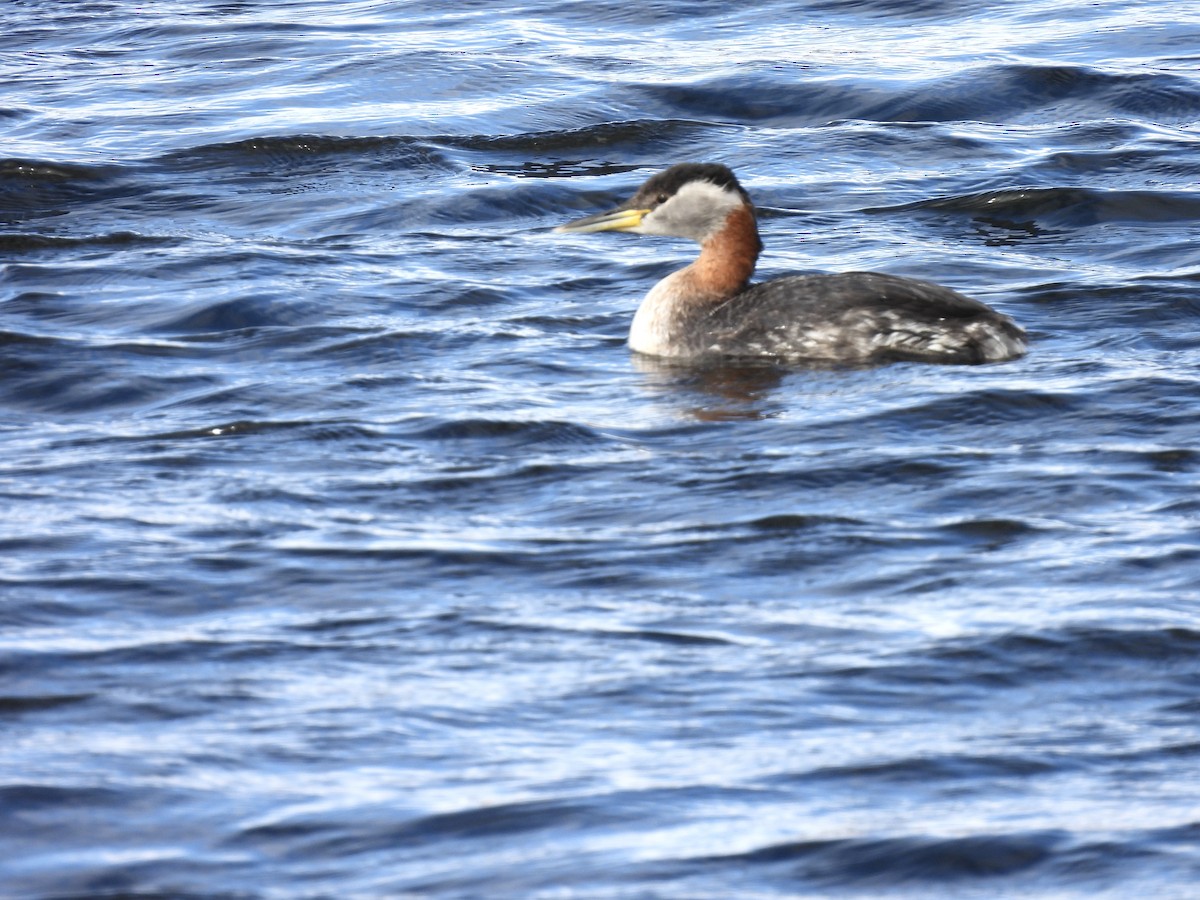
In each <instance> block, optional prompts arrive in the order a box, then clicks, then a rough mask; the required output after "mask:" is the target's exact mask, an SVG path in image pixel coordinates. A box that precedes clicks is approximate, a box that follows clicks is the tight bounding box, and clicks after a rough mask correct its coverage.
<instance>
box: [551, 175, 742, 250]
mask: <svg viewBox="0 0 1200 900" xmlns="http://www.w3.org/2000/svg"><path fill="white" fill-rule="evenodd" d="M753 210H754V207H753V205H752V204H751V203H750V196H749V195H748V194H747V193H746V191H745V190H744V189H743V188H742V186H741V185H740V184H738V180H737V178H736V177H735V176H734V174H733V172H731V171H730V170H729V169H728V168H727V167H726V166H722V165H719V164H717V163H679V164H678V165H674V166H671V168H669V169H667V170H666V171H665V172H660V173H658V174H657V175H655V176H653V177H652V178H650V179H649V180H648V181H646V183H645V184H643V185H642V186H641V187H640V188H638V192H637V193H636V194H634V195H633V197H631V198H630V199H629V200H627V201H626V202H625V203H622V204H621V205H620V206H618V207H617V208H616V209H613V210H610V211H608V212H603V213H599V214H597V215H594V216H588V217H586V218H583V219H579V220H577V221H575V222H568V223H567V224H566V225H560V226H558V227H557V228H556V229H554V230H555V231H557V232H590V231H631V232H633V233H634V234H661V235H670V236H673V237H684V238H690V239H691V240H693V241H696V242H697V243H700V244H703V243H705V242H706V241H708V239H709V238H711V237H713V236H714V235H716V234H717V233H718V232H720V231H721V229H722V228H724V227H725V225H726V222H727V220H728V218H729V215H730V213H733V212H737V211H746V212H749V213H750V215H751V216H753ZM751 221H753V220H751Z"/></svg>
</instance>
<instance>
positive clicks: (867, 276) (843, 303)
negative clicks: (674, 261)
mask: <svg viewBox="0 0 1200 900" xmlns="http://www.w3.org/2000/svg"><path fill="white" fill-rule="evenodd" d="M556 230H557V231H560V232H590V231H632V232H634V233H636V234H661V235H671V236H675V237H686V238H691V239H692V240H694V241H697V242H698V243H699V244H700V256H699V258H698V259H697V260H696V261H695V262H693V263H692V264H691V265H690V266H687V267H686V268H683V269H680V270H679V271H678V272H673V273H672V274H670V275H668V276H667V277H666V278H664V279H663V280H662V281H660V282H659V283H658V284H656V285H655V286H654V287H653V288H652V289H651V291H650V293H649V294H647V295H646V298H645V299H644V300H643V301H642V304H641V306H640V307H639V308H638V311H637V315H635V316H634V319H633V327H632V329H631V330H630V332H629V345H630V346H631V347H632V348H633V349H634V350H637V351H638V352H640V353H646V354H650V355H651V356H659V357H667V358H675V359H697V358H705V357H718V358H719V357H742V358H746V357H768V358H775V359H785V360H802V359H811V360H837V361H845V362H871V361H880V360H890V359H912V360H924V361H927V362H943V363H982V362H999V361H1001V360H1007V359H1013V358H1015V357H1018V356H1020V355H1021V354H1023V353H1024V352H1025V332H1024V331H1023V330H1022V329H1021V328H1020V327H1019V326H1018V325H1016V323H1014V322H1013V321H1012V319H1010V318H1008V316H1005V315H1001V314H1000V313H998V312H996V311H995V310H993V309H991V308H990V307H988V306H985V305H984V304H982V303H980V302H979V301H977V300H972V299H971V298H969V297H964V296H963V295H962V294H959V293H958V292H956V291H952V290H950V289H949V288H945V287H941V286H939V285H936V284H931V283H929V282H927V281H917V280H915V279H912V278H901V277H899V276H896V275H883V274H879V273H875V272H846V273H843V274H840V275H791V276H787V277H784V278H776V279H773V280H771V281H767V282H763V283H762V284H755V285H751V284H750V283H749V282H750V274H751V273H752V272H753V271H754V264H755V262H756V261H757V260H758V254H759V252H760V251H761V250H762V241H760V240H759V237H758V225H757V222H756V221H755V217H754V207H753V205H752V204H751V202H750V197H749V195H748V194H747V193H746V191H745V190H744V189H743V188H742V186H741V185H740V184H738V181H737V178H736V177H734V174H733V172H731V171H730V170H729V169H727V168H726V167H725V166H722V165H716V164H711V163H680V164H679V165H676V166H672V167H671V168H669V169H667V170H666V171H665V172H661V173H659V174H658V175H655V176H654V177H653V178H651V179H650V180H649V181H647V182H646V183H645V184H643V185H642V186H641V188H639V189H638V192H637V193H636V194H635V195H634V196H633V198H632V199H630V200H629V201H627V202H626V203H623V204H621V205H620V206H618V207H617V208H616V209H614V210H612V211H610V212H605V213H600V214H598V215H594V216H588V217H587V218H585V219H580V220H578V221H576V222H570V223H568V224H566V225H561V226H559V227H558V228H557V229H556Z"/></svg>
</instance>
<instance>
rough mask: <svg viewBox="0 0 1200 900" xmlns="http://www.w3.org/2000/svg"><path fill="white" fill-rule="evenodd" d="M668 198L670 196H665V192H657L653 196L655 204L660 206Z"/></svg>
mask: <svg viewBox="0 0 1200 900" xmlns="http://www.w3.org/2000/svg"><path fill="white" fill-rule="evenodd" d="M668 199H670V198H669V197H667V195H666V194H659V195H658V196H657V197H655V198H654V203H655V205H656V206H661V205H662V204H664V203H666V202H667V200H668Z"/></svg>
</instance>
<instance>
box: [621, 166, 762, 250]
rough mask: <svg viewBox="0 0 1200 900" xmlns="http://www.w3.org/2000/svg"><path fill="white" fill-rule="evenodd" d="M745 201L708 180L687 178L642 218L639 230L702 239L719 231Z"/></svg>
mask: <svg viewBox="0 0 1200 900" xmlns="http://www.w3.org/2000/svg"><path fill="white" fill-rule="evenodd" d="M744 205H745V201H744V200H743V199H742V196H741V194H739V193H738V192H737V191H733V190H729V189H728V188H723V187H720V186H718V185H715V184H713V183H712V182H711V181H689V182H688V183H687V184H685V185H684V186H683V187H681V188H680V189H679V190H678V191H676V192H675V195H674V196H673V197H671V199H670V200H668V201H667V202H666V203H664V204H663V205H662V206H660V207H658V208H657V209H656V210H654V212H652V213H650V214H649V215H648V216H646V217H645V218H644V219H643V220H642V224H641V226H639V228H638V230H639V231H640V232H641V233H642V234H663V235H673V236H675V237H685V238H691V239H692V240H694V241H697V242H698V243H701V244H702V243H704V241H705V240H707V239H708V238H709V237H711V236H712V235H713V234H715V233H716V232H718V231H720V230H721V228H723V227H724V225H725V219H726V218H727V217H728V216H729V214H730V213H731V212H733V211H734V210H735V209H740V208H741V207H743V206H744Z"/></svg>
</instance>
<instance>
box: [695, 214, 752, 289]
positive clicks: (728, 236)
mask: <svg viewBox="0 0 1200 900" xmlns="http://www.w3.org/2000/svg"><path fill="white" fill-rule="evenodd" d="M761 250H762V241H761V240H760V239H759V237H758V223H757V222H756V221H755V219H754V210H753V209H751V208H750V207H749V206H743V207H740V208H739V209H735V210H734V211H733V212H731V213H730V214H729V215H728V216H726V217H725V225H724V226H723V227H722V228H721V230H720V231H717V232H716V233H715V234H713V235H712V237H710V238H708V240H706V241H705V242H704V243H703V244H702V245H701V248H700V257H699V259H697V260H696V261H695V262H694V263H692V265H691V273H690V274H691V276H692V280H693V284H694V286H695V288H696V289H697V290H698V291H699V292H701V293H703V294H704V295H705V296H707V297H712V298H714V299H719V300H724V299H725V298H727V297H732V296H733V295H734V294H736V293H738V292H739V291H741V290H742V289H743V288H745V287H746V285H747V284H748V283H749V281H750V276H751V275H752V274H754V264H755V263H756V262H758V254H759V252H760V251H761Z"/></svg>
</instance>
